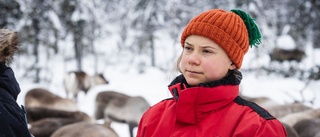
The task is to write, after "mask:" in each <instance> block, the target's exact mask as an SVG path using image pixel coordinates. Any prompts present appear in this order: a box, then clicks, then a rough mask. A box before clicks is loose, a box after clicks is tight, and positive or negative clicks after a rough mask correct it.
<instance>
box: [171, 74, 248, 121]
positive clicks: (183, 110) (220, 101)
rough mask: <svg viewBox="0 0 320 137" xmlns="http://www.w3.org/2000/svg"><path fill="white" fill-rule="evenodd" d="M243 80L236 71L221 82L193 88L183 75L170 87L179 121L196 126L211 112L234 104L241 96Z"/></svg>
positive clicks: (203, 84) (202, 84)
mask: <svg viewBox="0 0 320 137" xmlns="http://www.w3.org/2000/svg"><path fill="white" fill-rule="evenodd" d="M241 78H242V75H241V73H240V72H239V71H237V70H235V71H230V72H229V74H228V75H227V76H226V77H225V78H223V79H221V80H219V81H212V82H208V83H201V84H199V85H198V86H195V87H191V86H189V85H188V84H187V82H186V80H185V78H184V77H183V75H180V76H178V77H177V78H176V79H175V80H173V82H172V83H171V84H170V85H169V90H170V92H171V94H172V96H173V97H174V99H175V101H176V112H177V115H176V116H177V121H180V122H183V123H189V124H196V123H198V122H200V121H201V120H203V119H204V118H205V117H206V116H208V115H209V114H210V112H214V111H216V110H218V109H220V108H222V107H224V106H226V105H227V104H229V103H230V102H232V101H233V100H234V99H235V98H236V97H237V96H238V94H239V84H240V81H241Z"/></svg>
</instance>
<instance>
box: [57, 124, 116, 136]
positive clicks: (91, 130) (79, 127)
mask: <svg viewBox="0 0 320 137" xmlns="http://www.w3.org/2000/svg"><path fill="white" fill-rule="evenodd" d="M51 137H118V135H117V133H116V132H115V131H114V130H113V129H112V128H111V127H110V123H105V124H103V125H99V124H94V123H90V122H78V123H74V124H70V125H66V126H63V127H61V128H59V129H58V130H56V131H55V132H54V133H53V134H52V136H51Z"/></svg>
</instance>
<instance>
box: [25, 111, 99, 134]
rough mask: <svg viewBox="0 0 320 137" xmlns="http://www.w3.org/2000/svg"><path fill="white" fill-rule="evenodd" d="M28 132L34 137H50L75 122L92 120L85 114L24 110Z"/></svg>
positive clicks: (78, 112)
mask: <svg viewBox="0 0 320 137" xmlns="http://www.w3.org/2000/svg"><path fill="white" fill-rule="evenodd" d="M26 110H27V119H28V122H29V131H30V132H31V134H33V135H34V136H36V137H50V135H51V134H52V133H53V132H54V131H56V130H57V129H59V128H60V127H62V126H64V125H68V124H72V123H76V122H82V121H88V122H92V121H93V120H92V119H91V118H90V117H89V116H88V115H87V114H85V113H83V112H80V111H76V112H69V111H62V110H55V109H48V108H26Z"/></svg>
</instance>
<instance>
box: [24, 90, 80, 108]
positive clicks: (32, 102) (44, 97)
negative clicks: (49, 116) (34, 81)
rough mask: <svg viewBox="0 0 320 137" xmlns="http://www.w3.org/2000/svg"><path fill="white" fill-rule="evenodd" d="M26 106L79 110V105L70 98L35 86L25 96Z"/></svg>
mask: <svg viewBox="0 0 320 137" xmlns="http://www.w3.org/2000/svg"><path fill="white" fill-rule="evenodd" d="M25 106H26V107H29V108H30V107H44V108H50V109H57V110H65V111H77V110H78V107H77V104H76V103H75V102H73V101H72V100H70V99H65V98H62V97H60V96H58V95H55V94H53V93H52V92H50V91H48V90H46V89H43V88H34V89H31V90H29V91H28V92H27V94H26V96H25Z"/></svg>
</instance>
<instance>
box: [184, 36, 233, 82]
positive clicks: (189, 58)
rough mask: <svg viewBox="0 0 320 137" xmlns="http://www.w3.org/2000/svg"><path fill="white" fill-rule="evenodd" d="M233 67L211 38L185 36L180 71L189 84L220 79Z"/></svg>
mask: <svg viewBox="0 0 320 137" xmlns="http://www.w3.org/2000/svg"><path fill="white" fill-rule="evenodd" d="M235 68H236V66H235V65H233V64H232V61H231V60H230V58H229V57H228V55H227V54H226V52H225V51H224V50H223V49H222V48H221V47H220V46H219V45H218V44H216V43H215V42H214V41H212V40H211V39H209V38H206V37H203V36H199V35H190V36H188V37H187V38H186V40H185V43H184V48H183V52H182V58H181V72H182V74H183V75H184V77H185V78H186V80H187V82H188V84H189V85H191V86H196V85H198V84H199V83H205V82H209V81H215V80H220V79H222V78H223V77H225V76H226V75H227V73H228V71H229V70H232V69H235Z"/></svg>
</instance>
